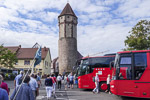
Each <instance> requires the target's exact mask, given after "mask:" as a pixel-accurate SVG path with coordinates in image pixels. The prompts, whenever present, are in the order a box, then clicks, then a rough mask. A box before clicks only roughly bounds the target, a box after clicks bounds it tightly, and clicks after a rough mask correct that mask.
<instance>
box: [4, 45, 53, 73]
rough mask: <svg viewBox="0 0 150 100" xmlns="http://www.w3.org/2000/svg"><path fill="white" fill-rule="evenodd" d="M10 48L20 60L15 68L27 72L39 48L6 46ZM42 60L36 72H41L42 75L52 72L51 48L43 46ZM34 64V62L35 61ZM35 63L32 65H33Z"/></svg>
mask: <svg viewBox="0 0 150 100" xmlns="http://www.w3.org/2000/svg"><path fill="white" fill-rule="evenodd" d="M5 48H8V50H10V51H12V52H15V53H16V55H17V59H18V62H17V63H16V64H15V65H14V67H15V68H14V69H13V70H24V71H25V72H26V71H27V70H28V69H29V68H30V66H31V64H32V62H33V59H34V57H35V54H36V51H37V50H38V48H21V46H16V47H5ZM41 51H42V52H41V53H42V60H41V63H40V64H39V65H37V66H36V67H35V69H34V71H35V72H40V73H41V74H42V75H44V74H50V73H51V54H50V49H49V48H46V47H44V48H42V50H41ZM33 65H34V63H33ZM33 65H32V66H31V67H33Z"/></svg>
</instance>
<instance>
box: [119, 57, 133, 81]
mask: <svg viewBox="0 0 150 100" xmlns="http://www.w3.org/2000/svg"><path fill="white" fill-rule="evenodd" d="M119 65H120V66H119V67H120V70H119V73H118V74H119V77H118V79H127V80H130V79H131V75H132V74H131V56H127V57H126V56H125V57H124V56H122V57H121V58H120V64H119Z"/></svg>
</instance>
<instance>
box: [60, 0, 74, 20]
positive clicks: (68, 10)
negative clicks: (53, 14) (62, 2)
mask: <svg viewBox="0 0 150 100" xmlns="http://www.w3.org/2000/svg"><path fill="white" fill-rule="evenodd" d="M63 15H72V16H75V17H77V16H76V15H75V13H74V12H73V10H72V8H71V6H70V4H69V3H67V4H66V6H65V8H64V9H63V11H62V12H61V14H60V15H59V16H58V17H60V16H63Z"/></svg>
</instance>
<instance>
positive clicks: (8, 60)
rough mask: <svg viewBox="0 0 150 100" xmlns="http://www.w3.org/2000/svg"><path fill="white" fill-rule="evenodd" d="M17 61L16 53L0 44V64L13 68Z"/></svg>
mask: <svg viewBox="0 0 150 100" xmlns="http://www.w3.org/2000/svg"><path fill="white" fill-rule="evenodd" d="M16 62H17V57H16V54H15V53H13V52H11V51H10V50H8V49H7V48H4V47H3V46H0V66H3V67H9V68H13V67H14V64H15V63H16Z"/></svg>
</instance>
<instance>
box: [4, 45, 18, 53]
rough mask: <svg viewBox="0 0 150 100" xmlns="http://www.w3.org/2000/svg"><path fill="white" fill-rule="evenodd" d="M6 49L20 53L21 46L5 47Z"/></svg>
mask: <svg viewBox="0 0 150 100" xmlns="http://www.w3.org/2000/svg"><path fill="white" fill-rule="evenodd" d="M4 48H7V49H8V50H10V51H11V52H13V53H16V52H17V51H18V49H19V48H20V46H14V47H4Z"/></svg>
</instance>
